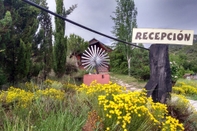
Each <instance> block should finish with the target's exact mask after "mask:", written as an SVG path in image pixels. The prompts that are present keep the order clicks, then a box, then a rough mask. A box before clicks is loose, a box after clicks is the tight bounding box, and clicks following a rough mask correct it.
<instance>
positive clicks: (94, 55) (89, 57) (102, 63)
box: [81, 45, 110, 71]
mask: <svg viewBox="0 0 197 131" xmlns="http://www.w3.org/2000/svg"><path fill="white" fill-rule="evenodd" d="M81 58H82V60H81V62H82V65H83V66H84V68H85V69H86V70H87V71H91V70H92V69H93V68H96V67H99V68H103V69H106V68H108V67H109V61H110V60H109V56H108V54H107V53H106V51H105V50H103V49H102V48H99V47H97V46H96V45H92V46H90V47H88V49H87V50H85V52H84V53H83V54H82V56H81Z"/></svg>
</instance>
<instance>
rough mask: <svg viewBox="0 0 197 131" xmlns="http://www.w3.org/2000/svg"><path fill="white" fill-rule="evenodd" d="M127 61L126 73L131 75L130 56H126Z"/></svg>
mask: <svg viewBox="0 0 197 131" xmlns="http://www.w3.org/2000/svg"><path fill="white" fill-rule="evenodd" d="M127 63H128V75H129V76H131V58H129V59H128V58H127Z"/></svg>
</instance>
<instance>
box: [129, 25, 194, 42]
mask: <svg viewBox="0 0 197 131" xmlns="http://www.w3.org/2000/svg"><path fill="white" fill-rule="evenodd" d="M193 38H194V31H193V30H175V29H147V28H133V36H132V43H149V44H154V43H157V44H181V45H192V44H193Z"/></svg>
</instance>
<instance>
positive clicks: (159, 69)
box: [132, 28, 193, 103]
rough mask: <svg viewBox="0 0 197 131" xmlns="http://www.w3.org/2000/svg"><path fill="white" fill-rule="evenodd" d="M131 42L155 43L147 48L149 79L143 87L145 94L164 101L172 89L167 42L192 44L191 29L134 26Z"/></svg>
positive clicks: (157, 100)
mask: <svg viewBox="0 0 197 131" xmlns="http://www.w3.org/2000/svg"><path fill="white" fill-rule="evenodd" d="M132 42H133V43H135V42H136V43H155V44H152V45H151V46H150V50H149V59H150V80H149V81H148V83H147V84H146V86H145V88H146V90H147V96H152V98H153V101H154V102H161V103H166V100H167V98H168V97H169V96H170V95H169V94H170V92H171V91H172V80H171V70H170V62H169V55H168V45H167V44H183V45H192V43H193V31H191V30H168V29H138V28H136V29H134V30H133V39H132ZM166 43H167V44H166Z"/></svg>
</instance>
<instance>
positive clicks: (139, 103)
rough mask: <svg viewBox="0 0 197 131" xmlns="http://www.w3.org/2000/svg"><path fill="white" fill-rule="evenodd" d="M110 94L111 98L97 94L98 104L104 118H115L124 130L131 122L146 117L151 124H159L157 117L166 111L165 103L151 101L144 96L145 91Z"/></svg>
mask: <svg viewBox="0 0 197 131" xmlns="http://www.w3.org/2000/svg"><path fill="white" fill-rule="evenodd" d="M112 96H113V98H112V99H108V95H102V96H99V98H98V100H99V105H100V106H101V108H103V110H104V114H105V116H106V120H108V119H113V120H115V121H116V123H117V125H121V128H122V129H123V130H125V131H126V130H129V129H131V128H132V124H134V123H135V124H137V123H136V121H139V120H140V121H139V122H140V123H138V124H139V125H141V123H142V122H143V121H146V120H147V119H148V120H149V121H152V124H153V125H159V124H160V123H159V121H158V120H159V118H160V119H163V118H164V115H165V114H166V113H167V107H166V105H164V104H160V103H153V102H152V99H151V98H147V97H146V94H145V92H129V93H122V94H117V95H112ZM137 119H138V120H137ZM108 121H110V120H108Z"/></svg>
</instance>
